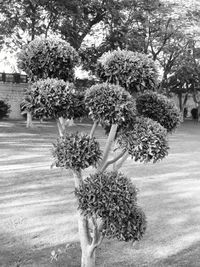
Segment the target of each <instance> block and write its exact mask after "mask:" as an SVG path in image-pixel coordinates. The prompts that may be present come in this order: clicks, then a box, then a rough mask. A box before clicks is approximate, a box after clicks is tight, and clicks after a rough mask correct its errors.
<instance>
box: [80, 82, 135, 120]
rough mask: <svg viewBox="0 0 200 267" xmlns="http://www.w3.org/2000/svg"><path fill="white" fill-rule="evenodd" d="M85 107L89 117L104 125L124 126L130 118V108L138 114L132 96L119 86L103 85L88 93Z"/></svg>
mask: <svg viewBox="0 0 200 267" xmlns="http://www.w3.org/2000/svg"><path fill="white" fill-rule="evenodd" d="M85 105H86V108H87V109H88V111H89V116H90V117H91V118H92V119H93V120H97V121H99V122H100V123H102V124H103V125H111V124H118V125H122V124H123V123H125V122H127V120H128V119H129V117H130V108H131V111H132V115H133V113H135V114H136V110H135V103H134V101H133V98H132V96H131V95H130V94H129V93H128V92H127V91H126V90H124V89H123V88H122V87H121V86H119V85H114V84H109V83H102V84H96V85H93V86H92V87H91V88H89V89H88V90H87V91H86V94H85Z"/></svg>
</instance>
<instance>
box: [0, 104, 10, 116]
mask: <svg viewBox="0 0 200 267" xmlns="http://www.w3.org/2000/svg"><path fill="white" fill-rule="evenodd" d="M9 112H10V105H9V104H7V103H6V102H5V101H3V100H0V119H3V118H6V117H8V114H9Z"/></svg>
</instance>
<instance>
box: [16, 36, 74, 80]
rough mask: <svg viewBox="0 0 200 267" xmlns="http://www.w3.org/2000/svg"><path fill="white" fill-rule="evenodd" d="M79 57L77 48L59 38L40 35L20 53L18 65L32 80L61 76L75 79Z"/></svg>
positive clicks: (61, 77) (66, 78) (64, 78)
mask: <svg viewBox="0 0 200 267" xmlns="http://www.w3.org/2000/svg"><path fill="white" fill-rule="evenodd" d="M78 61H79V57H78V54H77V52H76V51H75V49H74V48H73V47H72V46H70V45H69V44H68V43H67V42H65V41H63V40H60V39H58V38H42V37H38V38H36V39H34V40H33V41H31V42H30V43H29V44H27V45H26V46H24V48H23V49H22V50H21V52H20V53H18V66H19V68H21V69H22V70H23V71H25V72H26V73H27V75H28V76H29V77H30V79H31V80H32V81H34V80H37V79H40V78H42V79H45V78H59V79H63V80H65V81H73V78H74V69H73V68H74V66H75V65H76V64H77V63H78Z"/></svg>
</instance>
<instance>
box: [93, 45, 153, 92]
mask: <svg viewBox="0 0 200 267" xmlns="http://www.w3.org/2000/svg"><path fill="white" fill-rule="evenodd" d="M98 62H99V64H98V69H97V74H98V76H99V77H100V78H101V79H102V80H103V81H106V82H109V83H114V84H119V85H120V86H122V87H124V88H125V89H126V90H128V91H129V92H130V93H134V92H141V91H144V90H147V89H152V90H153V89H154V87H155V83H156V78H157V70H156V67H155V64H154V62H153V60H152V59H150V58H149V57H148V56H147V55H145V54H142V53H137V52H132V51H127V50H115V51H112V52H107V53H104V54H103V55H102V56H101V57H100V59H99V60H98Z"/></svg>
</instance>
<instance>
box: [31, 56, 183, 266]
mask: <svg viewBox="0 0 200 267" xmlns="http://www.w3.org/2000/svg"><path fill="white" fill-rule="evenodd" d="M126 52H127V51H126ZM123 53H124V54H125V51H124V52H123ZM127 54H128V55H132V52H127ZM151 64H152V69H154V70H155V68H154V67H153V63H151ZM144 66H146V65H142V64H141V65H140V68H139V63H138V64H136V67H135V68H136V70H137V71H136V73H140V74H144V73H146V74H145V75H146V76H145V77H146V78H145V81H146V85H147V84H148V85H151V84H152V86H153V83H152V80H151V81H148V78H147V77H152V76H151V75H152V69H151V68H147V70H145V71H144V70H143V68H145V67H144ZM118 68H119V69H120V72H121V73H122V74H123V73H125V72H126V70H127V62H126V61H123V60H121V61H119V67H118ZM133 68H134V64H133ZM123 69H124V71H123ZM148 70H149V74H148ZM131 73H132V75H133V76H134V69H133V70H131ZM154 74H155V73H154ZM118 77H119V79H118V80H112V79H110V80H109V81H111V82H113V84H111V83H108V82H105V83H100V84H96V85H93V86H92V87H90V88H88V89H87V90H86V92H85V96H84V105H85V106H84V105H83V102H82V101H81V102H80V103H81V104H80V105H79V104H77V103H78V101H77V95H76V92H75V90H74V87H73V85H72V84H70V83H68V82H65V81H60V80H58V79H52V78H51V79H46V80H39V81H37V82H35V83H34V84H33V85H32V86H31V91H30V96H31V97H30V99H33V101H32V102H31V103H32V106H31V108H32V109H33V110H34V114H36V115H37V116H42V115H45V116H52V117H54V118H55V119H57V120H58V119H59V117H60V116H62V117H64V116H66V117H68V118H75V117H76V116H79V115H80V114H82V113H83V112H85V111H87V112H88V116H89V117H90V118H91V119H92V120H93V125H92V127H91V131H90V133H89V134H88V133H86V134H81V133H71V134H68V133H63V131H60V137H58V139H57V140H56V142H55V143H54V145H53V157H54V165H55V166H56V167H61V168H65V169H69V170H71V171H72V172H73V176H74V183H75V195H76V197H77V206H78V228H79V234H80V243H81V250H82V259H81V266H82V267H94V266H95V254H96V249H97V248H98V247H99V246H100V244H101V242H102V240H103V239H104V238H105V237H106V238H116V239H118V240H120V241H126V242H128V241H135V240H140V239H141V238H142V236H143V234H144V232H145V229H146V218H145V214H144V212H143V211H142V209H141V208H140V207H139V206H138V204H137V189H136V187H135V186H134V185H133V184H132V183H131V180H130V179H129V178H127V177H126V176H125V175H124V174H123V173H121V172H119V169H120V167H121V166H122V164H123V163H124V161H125V160H126V159H127V157H128V156H131V158H132V159H133V160H135V161H141V162H153V163H155V162H157V161H159V160H161V159H163V158H164V157H165V156H166V155H167V154H168V149H169V147H168V142H167V133H169V132H172V130H174V129H175V128H176V127H177V125H178V122H179V119H178V113H176V108H175V106H173V105H170V102H168V101H167V99H165V98H164V100H163V99H162V96H161V95H158V94H156V95H153V100H152V99H151V98H149V97H145V94H144V95H143V94H141V91H142V92H143V91H144V86H143V85H142V86H139V81H142V79H141V77H140V78H138V80H137V79H136V80H137V86H135V87H132V85H133V84H134V83H131V82H130V84H129V83H128V82H127V85H130V87H127V86H124V87H125V88H123V87H122V86H121V84H120V82H121V81H122V80H123V79H121V78H120V74H119V73H118ZM134 77H136V76H134ZM134 79H135V78H134ZM134 79H132V78H131V75H130V79H129V80H130V81H134ZM149 79H151V78H149ZM118 81H120V82H118ZM155 82H156V81H155ZM152 86H151V89H154V88H153V87H152ZM130 88H134V89H135V90H136V89H137V90H136V91H137V94H134V96H133V95H131V94H130V93H129V92H128V91H127V90H126V89H130ZM145 89H146V87H145ZM142 101H144V107H145V108H144V109H142V108H141V107H140V103H141V102H142ZM149 101H151V104H150V105H149ZM160 101H161V102H160ZM152 103H153V109H155V110H156V112H158V111H159V112H160V110H161V107H162V112H160V118H159V120H158V119H157V118H156V117H155V116H153V115H154V112H153V111H152ZM166 114H167V115H166ZM166 116H168V117H167V118H168V119H169V120H170V122H168V120H167V119H166V118H165V117H166ZM98 125H101V126H102V127H103V128H104V129H105V133H106V135H107V139H106V143H105V145H104V146H103V148H101V145H100V143H99V142H98V140H97V139H96V138H95V131H96V129H97V126H98ZM89 167H93V171H92V173H91V174H90V175H88V174H86V173H84V171H85V170H86V169H88V168H89ZM89 170H91V169H89Z"/></svg>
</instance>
